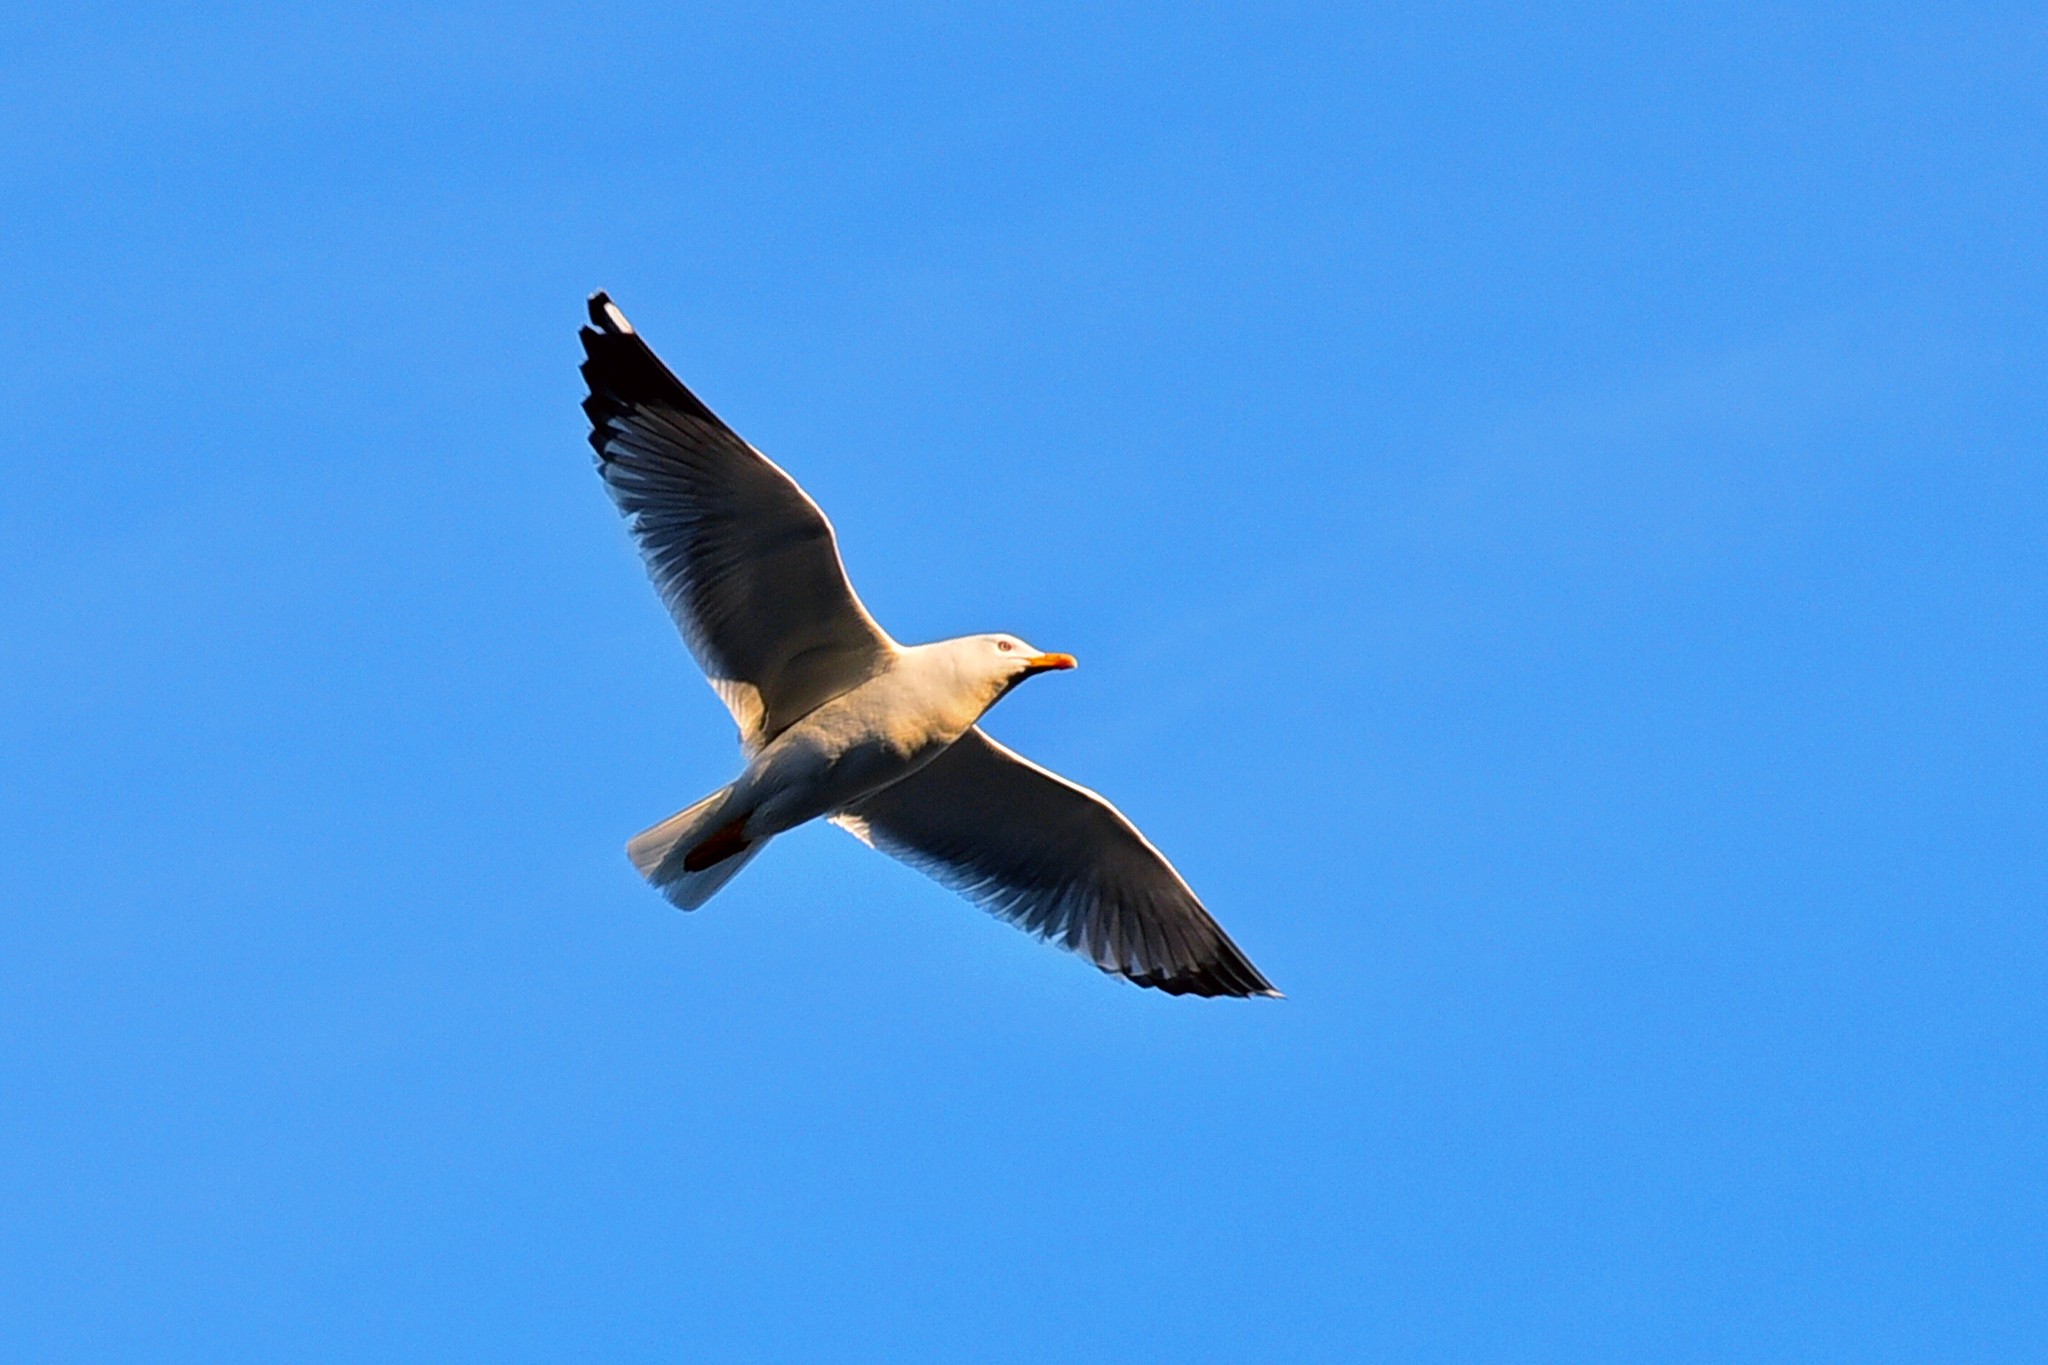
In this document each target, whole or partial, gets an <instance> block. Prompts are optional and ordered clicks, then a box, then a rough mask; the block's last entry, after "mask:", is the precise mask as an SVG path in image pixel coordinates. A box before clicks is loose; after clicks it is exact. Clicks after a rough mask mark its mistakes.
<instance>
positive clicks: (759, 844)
mask: <svg viewBox="0 0 2048 1365" xmlns="http://www.w3.org/2000/svg"><path fill="white" fill-rule="evenodd" d="M731 795H732V788H731V787H729V786H727V787H720V788H719V789H718V790H717V791H715V792H713V793H711V795H709V796H707V797H705V798H704V799H703V800H702V801H699V802H698V803H697V804H696V805H694V806H691V807H690V808H689V809H688V810H682V811H677V812H676V813H675V814H674V815H671V816H669V818H668V819H666V820H664V821H662V822H661V823H660V824H658V825H655V826H654V827H653V828H651V829H644V830H642V831H640V833H638V834H636V835H634V836H633V837H632V838H631V839H630V840H628V841H627V843H626V856H627V857H628V858H631V859H632V860H633V866H635V867H637V868H639V869H640V875H641V876H643V877H645V878H647V880H648V881H649V882H651V883H653V885H654V888H655V890H657V891H659V892H661V894H662V895H664V896H666V897H668V900H669V903H670V904H671V905H673V906H675V907H676V909H678V910H695V909H696V908H697V907H698V906H700V905H702V904H703V903H704V902H705V901H708V900H710V899H711V898H712V896H714V895H715V894H717V892H718V888H720V887H721V886H724V885H725V884H726V883H727V882H729V881H731V880H732V879H733V876H734V874H736V873H737V872H738V871H739V870H740V869H741V868H743V867H745V866H746V865H747V864H748V863H749V862H750V861H752V859H753V857H754V855H755V854H756V853H759V852H760V851H761V850H762V849H763V848H764V847H766V846H767V843H768V840H766V839H749V838H747V837H746V835H745V833H744V832H743V830H742V823H743V819H744V817H742V818H741V819H733V818H730V817H728V815H727V813H726V802H727V798H728V797H730V796H731Z"/></svg>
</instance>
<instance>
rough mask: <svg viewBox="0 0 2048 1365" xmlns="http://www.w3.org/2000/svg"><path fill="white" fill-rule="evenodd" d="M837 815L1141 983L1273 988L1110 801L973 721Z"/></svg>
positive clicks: (977, 897) (1225, 991)
mask: <svg viewBox="0 0 2048 1365" xmlns="http://www.w3.org/2000/svg"><path fill="white" fill-rule="evenodd" d="M833 819H834V822H835V823H837V824H839V825H842V826H844V827H845V828H847V829H848V830H850V831H852V832H853V833H854V834H855V835H856V836H858V837H859V838H860V839H862V840H863V841H865V842H866V843H869V844H871V845H873V846H874V847H876V848H878V849H880V850H882V851H883V852H884V853H887V854H890V855H891V856H893V857H896V858H900V859H902V860H903V861H904V862H907V863H909V864H910V865H911V866H913V867H916V868H918V869H919V870H920V871H923V872H926V873H928V874H930V875H931V876H933V877H935V878H937V879H938V880H939V881H941V882H944V883H945V884H946V885H948V886H951V887H953V888H954V889H955V890H957V891H959V892H961V893H962V894H964V895H966V896H967V897H968V898H969V899H971V900H974V901H975V902H977V903H979V904H980V905H981V906H983V907H984V908H986V909H988V910H990V911H992V912H993V913H995V914H997V915H1000V916H1001V917H1002V918H1004V919H1006V920H1008V921H1010V922H1011V923H1012V924H1015V925H1017V926H1018V927H1019V928H1022V929H1025V930H1028V931H1030V932H1031V933H1034V934H1036V935H1038V936H1039V937H1040V938H1043V939H1049V940H1052V941H1054V942H1057V943H1059V944H1060V945H1061V946H1063V947H1066V948H1069V949H1071V950H1073V951H1074V952H1077V953H1080V954H1081V955H1082V956H1084V957H1087V958H1089V959H1091V960H1092V961H1093V962H1094V963H1095V965H1096V966H1098V967H1100V968H1101V969H1102V970H1103V971H1105V972H1115V973H1118V974H1120V975H1123V976H1127V977H1129V978H1130V979H1131V980H1133V981H1135V982H1137V983H1138V984H1139V985H1140V986H1152V987H1156V988H1157V989H1159V990H1162V991H1166V992H1168V993H1170V994H1173V995H1236V996H1246V995H1278V994H1279V992H1278V991H1276V990H1274V989H1273V987H1272V984H1271V983H1270V982H1268V981H1267V980H1266V978H1265V977H1264V976H1262V975H1260V973H1259V969H1258V968H1257V967H1254V966H1253V965H1252V964H1251V961H1250V960H1249V959H1248V958H1246V957H1245V955H1244V954H1243V952H1241V951H1240V950H1239V949H1238V946H1237V945H1236V944H1235V943H1232V942H1231V941H1230V936H1229V935H1228V934H1226V933H1224V932H1223V927H1222V926H1221V925H1219V924H1218V923H1216V921H1215V920H1214V919H1212V918H1211V917H1210V915H1209V912H1208V911H1207V910H1205V909H1203V908H1202V903H1201V902H1200V901H1199V900H1197V899H1195V893H1194V892H1193V891H1191V890H1189V889H1188V884H1187V883H1186V882H1184V881H1182V880H1181V878H1180V874H1179V873H1177V872H1175V871H1174V870H1173V867H1172V865H1171V864H1169V863H1168V862H1167V861H1166V859H1165V858H1164V857H1163V856H1161V854H1160V852H1159V850H1158V849H1156V848H1154V847H1152V845H1151V844H1150V843H1148V842H1146V840H1145V836H1144V835H1142V834H1140V833H1138V831H1137V829H1136V827H1135V826H1133V825H1132V824H1131V822H1130V821H1129V820H1126V819H1125V818H1124V817H1123V815H1122V814H1121V813H1120V812H1119V811H1118V810H1117V809H1116V807H1114V806H1112V805H1110V804H1109V803H1108V802H1107V801H1105V800H1103V799H1102V798H1101V797H1099V796H1097V795H1096V794H1095V793H1094V792H1091V791H1089V790H1088V789H1087V788H1085V787H1078V786H1075V785H1074V784H1073V783H1071V782H1069V781H1067V780H1066V779H1065V778H1063V777H1060V776H1058V775H1057V774H1055V773H1051V772H1048V771H1046V770H1045V769H1044V768H1041V767H1039V766H1038V765H1037V764H1035V763H1032V762H1031V761H1029V760H1028V759H1025V758H1022V757H1020V756H1018V755H1017V754H1014V753H1012V752H1011V751H1010V750H1008V749H1005V748H1004V747H1003V746H1002V745H1000V744H998V743H996V742H995V741H994V740H992V739H990V738H989V737H988V736H987V735H985V734H983V733H982V732H981V731H980V730H979V729H973V730H969V731H968V732H967V733H966V734H965V735H964V736H962V737H961V738H960V739H959V740H958V741H956V742H955V743H954V744H953V745H952V746H951V747H949V748H948V749H947V750H946V751H945V752H944V753H943V754H941V755H939V757H937V758H936V759H933V760H932V761H931V762H930V763H929V764H927V765H926V766H925V767H923V768H920V769H919V770H918V771H916V772H914V773H912V774H911V775H910V776H909V777H906V778H904V779H903V780H902V781H900V782H894V783H891V784H890V785H889V786H887V787H884V788H882V790H880V791H879V792H876V793H875V794H874V795H872V796H869V797H867V798H865V799H863V800H861V801H859V802H857V803H855V804H854V805H852V806H850V807H849V808H847V809H846V810H845V811H843V812H841V813H840V814H839V815H837V816H834V817H833Z"/></svg>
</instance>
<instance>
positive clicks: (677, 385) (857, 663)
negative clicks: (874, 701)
mask: <svg viewBox="0 0 2048 1365" xmlns="http://www.w3.org/2000/svg"><path fill="white" fill-rule="evenodd" d="M590 321H591V325H590V326H588V327H585V328H584V329H583V332H582V336H583V349H584V352H585V356H586V358H585V360H584V362H583V377H584V379H585V381H586V382H588V383H589V385H590V396H589V397H588V398H586V399H584V400H583V411H584V412H585V413H587V414H588V415H589V417H590V444H591V447H592V448H593V449H594V450H596V451H597V463H598V470H599V472H600V473H602V474H603V475H604V481H605V486H606V487H607V488H608V489H610V490H611V495H612V500H613V501H614V502H616V503H617V504H618V505H619V510H620V511H621V512H624V513H625V514H626V518H627V522H628V524H629V525H630V526H631V527H632V530H633V538H634V539H635V540H637V541H639V543H640V553H641V556H642V557H643V558H644V559H645V560H646V561H647V571H648V573H649V574H650V575H652V576H653V578H654V585H655V587H656V588H658V589H659V590H660V592H661V598H662V601H663V602H665V603H667V604H668V610H669V615H670V616H672V617H674V618H675V623H676V626H677V628H678V629H680V630H681V631H682V634H683V639H684V640H685V641H686V642H687V643H688V644H689V646H690V652H691V653H692V654H694V655H696V657H697V662H698V663H699V664H700V665H702V666H703V669H704V672H705V673H706V674H707V675H709V677H710V679H711V686H712V687H713V688H714V689H715V690H716V691H717V692H718V695H719V697H720V698H721V699H722V700H723V701H724V702H725V704H726V706H727V707H728V708H729V709H730V710H731V711H732V714H733V719H734V720H736V721H737V722H739V727H740V742H741V743H742V744H743V745H745V746H746V747H747V748H748V749H749V750H752V749H755V748H758V747H760V746H761V745H763V744H766V743H767V742H768V741H769V740H771V739H773V738H775V736H776V735H778V734H780V733H781V732H782V731H783V730H785V729H787V728H788V727H789V726H790V725H792V724H794V723H795V722H796V721H798V720H800V719H802V718H803V717H804V716H805V715H807V714H808V713H810V712H811V711H813V710H815V709H816V708H817V707H819V706H822V705H823V704H824V703H826V702H828V701H830V700H832V698H834V697H836V696H838V695H839V694H840V693H842V692H846V691H849V690H851V689H852V688H854V687H856V686H858V685H859V684H860V683H862V682H864V681H865V680H866V679H867V678H869V677H870V676H872V675H873V674H874V673H875V672H876V671H877V670H878V669H880V668H881V667H883V666H884V665H885V664H886V662H887V659H888V656H889V653H890V651H891V650H892V649H893V648H894V645H893V644H892V642H891V641H890V639H889V637H888V636H887V635H886V634H885V633H883V630H882V628H881V627H880V626H878V625H876V624H875V621H874V618H873V617H871V616H869V615H868V613H867V608H865V607H863V606H862V605H861V603H860V599H859V598H858V597H856V596H855V595H854V592H853V585H852V584H850V583H848V582H847V581H846V570H845V569H844V568H843V567H842V566H841V565H840V562H839V544H838V540H837V539H836V538H835V537H834V536H833V534H832V523H831V522H829V521H827V520H826V519H825V514H824V513H823V512H821V511H819V510H818V505H817V504H816V503H814V502H812V501H811V500H810V498H809V496H807V495H806V494H805V493H804V491H803V489H801V488H799V487H797V485H796V481H795V480H794V479H792V478H790V477H789V475H787V474H785V473H783V472H782V471H781V470H780V469H778V468H776V467H775V465H774V464H773V463H772V462H770V461H769V459H768V457H767V456H765V455H763V454H762V453H761V452H760V451H758V450H756V449H754V448H753V447H752V446H750V445H748V444H747V443H746V442H745V441H743V440H741V439H740V437H739V435H738V434H737V433H736V432H734V431H733V429H732V428H731V427H729V426H727V425H726V424H725V423H723V422H721V421H719V420H718V417H717V416H716V414H714V413H713V412H712V411H711V409H710V408H707V407H705V406H704V404H703V402H702V401H701V400H699V399H698V397H697V395H696V394H694V393H691V392H690V391H689V390H688V389H686V388H684V387H683V384H682V381H681V380H679V379H677V378H676V377H675V375H674V374H672V373H671V372H670V371H669V368H668V366H666V365H664V364H662V363H661V358H660V357H659V356H657V355H655V354H654V352H653V350H651V349H650V348H649V347H648V345H647V343H646V342H645V341H642V340H641V339H640V335H639V333H637V332H635V331H634V330H633V328H632V325H631V324H630V323H628V322H627V321H626V316H625V314H623V313H621V312H620V311H619V310H618V308H617V306H616V305H614V304H613V303H612V301H611V300H610V299H609V298H607V297H605V295H603V294H602V293H598V294H593V295H591V296H590Z"/></svg>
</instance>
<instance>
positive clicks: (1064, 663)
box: [1024, 654, 1074, 673]
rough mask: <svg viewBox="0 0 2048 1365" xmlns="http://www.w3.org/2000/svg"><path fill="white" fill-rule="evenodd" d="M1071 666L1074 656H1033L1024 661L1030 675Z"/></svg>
mask: <svg viewBox="0 0 2048 1365" xmlns="http://www.w3.org/2000/svg"><path fill="white" fill-rule="evenodd" d="M1073 666H1074V656H1073V655H1071V654H1034V655H1032V656H1031V657H1030V658H1028V659H1026V660H1025V661H1024V667H1025V669H1026V671H1028V672H1031V673H1050V672H1052V671H1054V670H1056V669H1062V668H1072V667H1073Z"/></svg>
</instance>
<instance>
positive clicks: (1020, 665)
mask: <svg viewBox="0 0 2048 1365" xmlns="http://www.w3.org/2000/svg"><path fill="white" fill-rule="evenodd" d="M940 648H942V649H943V650H944V651H945V653H946V658H947V661H948V662H949V663H950V664H952V666H953V672H954V676H955V677H956V678H958V680H959V682H960V685H961V686H962V687H963V688H964V689H967V690H972V691H977V692H981V693H983V694H985V695H986V698H987V700H985V701H984V702H982V705H983V706H984V707H988V706H993V705H995V704H996V702H997V701H999V700H1000V699H1001V698H1002V697H1003V696H1004V695H1005V694H1006V693H1008V692H1009V690H1010V689H1011V688H1013V687H1015V686H1016V685H1017V684H1018V683H1020V682H1023V681H1024V680H1025V679H1026V678H1029V677H1031V676H1033V675H1034V674H1038V673H1051V672H1055V671H1057V670H1059V669H1063V668H1072V667H1073V666H1074V656H1073V655H1071V654H1047V653H1045V652H1044V651H1043V650H1040V649H1036V648H1033V647H1032V646H1031V645H1027V644H1025V643H1024V642H1023V641H1022V640H1020V639H1018V638H1017V637H1016V636H1014V635H964V636H962V637H961V638H959V639H957V640H947V641H946V642H945V643H944V644H943V645H942V646H940Z"/></svg>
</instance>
